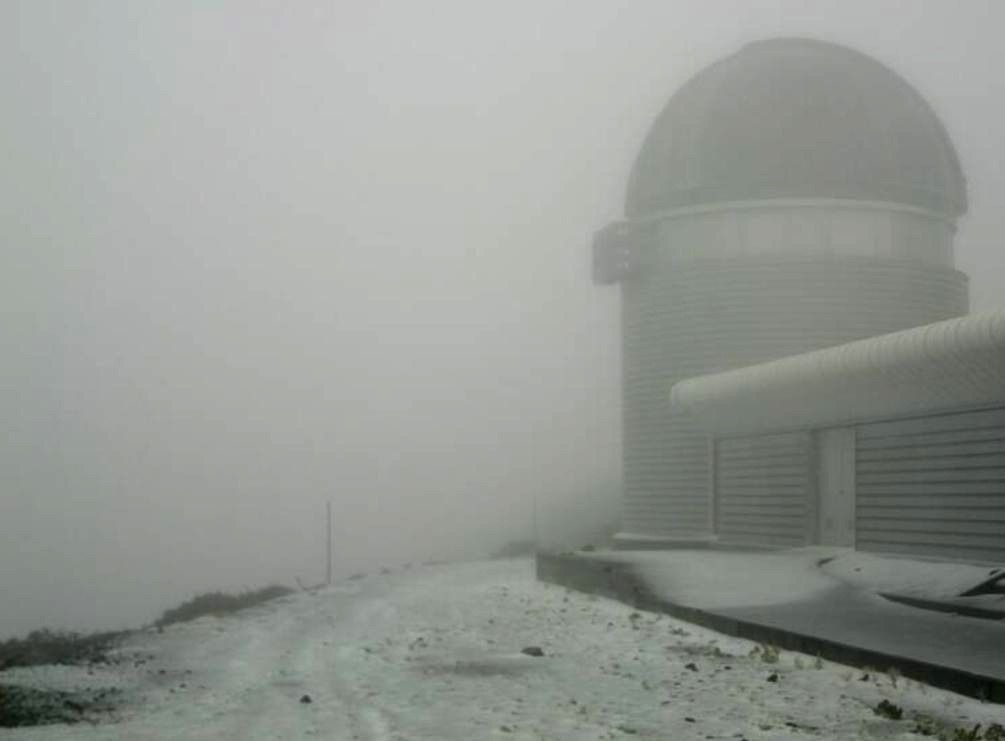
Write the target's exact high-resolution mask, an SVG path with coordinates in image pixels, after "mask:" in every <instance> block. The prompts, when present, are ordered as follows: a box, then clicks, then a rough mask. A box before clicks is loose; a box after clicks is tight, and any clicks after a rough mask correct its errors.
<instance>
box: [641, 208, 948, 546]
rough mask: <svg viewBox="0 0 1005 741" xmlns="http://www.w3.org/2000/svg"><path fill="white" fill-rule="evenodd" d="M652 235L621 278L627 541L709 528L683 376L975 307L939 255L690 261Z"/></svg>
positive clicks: (701, 461) (703, 464)
mask: <svg viewBox="0 0 1005 741" xmlns="http://www.w3.org/2000/svg"><path fill="white" fill-rule="evenodd" d="M723 218H724V219H726V221H727V222H728V221H729V219H730V218H731V217H729V216H728V215H726V216H724V217H723ZM933 223H934V222H933ZM662 231H663V232H664V233H666V232H667V230H665V229H664V230H662ZM673 231H674V230H673V229H672V228H670V229H669V232H670V233H673ZM656 233H657V234H659V233H660V231H659V230H658V231H657V232H656ZM782 241H783V242H784V241H786V240H782ZM656 242H657V243H656V244H652V245H648V246H646V247H643V248H641V249H640V254H639V258H638V259H639V266H638V269H637V270H635V271H633V275H632V276H630V277H628V278H627V279H625V280H624V281H623V282H622V333H623V334H622V343H623V345H622V358H623V366H624V367H623V415H624V419H623V425H624V440H623V444H624V497H625V499H624V515H623V525H622V537H625V536H650V537H653V538H660V537H678V536H695V535H704V534H708V533H709V532H710V530H711V522H710V511H709V481H708V470H709V460H708V450H707V442H706V438H705V436H704V435H703V434H701V433H699V432H696V431H693V430H691V429H689V428H688V426H687V425H685V424H682V423H681V422H679V421H675V420H674V419H672V418H671V416H670V413H669V409H668V407H669V404H668V396H667V395H668V393H669V389H670V387H671V385H672V384H673V383H675V382H676V381H678V380H681V379H684V378H688V377H693V376H698V375H703V374H705V373H712V372H716V371H721V370H727V369H731V368H738V367H741V366H745V365H750V364H753V363H759V362H763V361H766V360H771V359H775V358H779V357H783V356H786V355H793V354H796V353H801V352H805V351H808V350H813V349H817V348H822V347H828V346H831V345H837V344H841V343H844V342H849V341H852V340H856V339H861V338H864V337H870V336H873V335H877V334H883V333H886V332H893V331H896V330H899V329H905V328H908V327H914V326H918V325H922V324H927V323H930V322H935V321H939V320H942V319H947V318H950V317H954V316H959V315H961V314H964V313H966V312H967V309H968V298H967V295H968V294H967V279H966V276H965V275H963V274H962V273H960V272H959V271H956V270H954V269H952V267H950V266H949V265H945V264H943V265H936V264H933V262H935V260H932V261H930V262H929V261H922V260H918V259H908V258H907V257H904V258H899V259H883V258H879V257H864V256H860V255H845V254H831V255H830V256H825V255H821V254H819V253H818V254H811V255H806V256H800V255H798V254H794V253H793V252H792V251H788V250H781V251H780V252H779V253H778V254H761V255H758V256H756V257H755V256H748V257H743V256H731V257H729V258H728V259H721V258H720V259H687V258H684V259H682V258H681V255H682V250H681V248H680V245H674V244H672V243H668V242H666V241H663V240H660V239H658V238H657V240H656ZM776 246H777V245H776ZM711 251H712V252H713V253H714V252H715V250H714V249H713V250H711ZM701 252H702V251H701V250H696V251H695V252H694V253H693V254H701ZM950 260H951V257H950ZM939 262H942V261H941V260H940V261H939ZM946 262H948V261H946Z"/></svg>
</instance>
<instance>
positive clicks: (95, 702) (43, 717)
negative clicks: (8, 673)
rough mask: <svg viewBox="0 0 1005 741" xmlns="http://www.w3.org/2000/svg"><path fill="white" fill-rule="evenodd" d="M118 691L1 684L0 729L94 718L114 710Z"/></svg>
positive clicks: (114, 689) (112, 689)
mask: <svg viewBox="0 0 1005 741" xmlns="http://www.w3.org/2000/svg"><path fill="white" fill-rule="evenodd" d="M118 693H119V690H118V689H116V688H114V687H112V688H108V689H100V690H88V691H85V692H60V691H58V690H40V689H34V688H32V687H19V686H17V685H5V684H0V728H23V727H25V726H41V725H48V724H51V723H79V722H80V721H82V720H93V719H94V717H95V714H97V713H108V712H111V711H112V710H114V709H115V704H114V700H115V699H116V697H117V695H118Z"/></svg>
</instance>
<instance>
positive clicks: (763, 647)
mask: <svg viewBox="0 0 1005 741" xmlns="http://www.w3.org/2000/svg"><path fill="white" fill-rule="evenodd" d="M780 653H781V652H780V651H779V650H778V646H772V645H771V644H770V643H759V644H757V645H756V646H754V647H753V648H752V649H751V650H750V657H751V658H754V659H756V658H758V657H760V659H761V661H763V662H764V663H765V664H777V663H778V658H779V656H780Z"/></svg>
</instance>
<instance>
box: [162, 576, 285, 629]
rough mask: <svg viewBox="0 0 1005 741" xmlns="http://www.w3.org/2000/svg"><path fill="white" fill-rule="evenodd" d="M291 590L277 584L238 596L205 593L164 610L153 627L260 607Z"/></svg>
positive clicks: (223, 593) (222, 593) (241, 593)
mask: <svg viewBox="0 0 1005 741" xmlns="http://www.w3.org/2000/svg"><path fill="white" fill-rule="evenodd" d="M292 593H293V590H292V589H290V588H289V587H284V586H282V585H279V584H273V585H271V586H268V587H262V588H261V589H251V590H248V591H246V592H240V593H239V594H229V593H227V592H207V593H206V594H200V595H197V596H195V597H193V598H192V599H190V600H188V601H187V602H182V603H181V604H180V605H178V606H177V607H175V608H172V609H170V610H165V611H164V614H162V615H161V616H160V617H159V618H158V619H157V620H156V622H154V625H156V626H157V627H158V628H163V627H164V626H166V625H172V624H173V623H183V622H186V621H188V620H195V619H196V618H200V617H203V616H204V615H217V616H219V615H227V614H229V613H232V612H237V611H238V610H244V609H246V608H248V607H254V606H256V605H260V604H262V603H263V602H268V601H269V600H273V599H276V598H277V597H285V596H286V595H288V594H292Z"/></svg>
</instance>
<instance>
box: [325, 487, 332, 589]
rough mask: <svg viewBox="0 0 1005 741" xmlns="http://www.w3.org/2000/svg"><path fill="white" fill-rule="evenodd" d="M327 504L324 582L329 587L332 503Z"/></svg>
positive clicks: (330, 581) (330, 582)
mask: <svg viewBox="0 0 1005 741" xmlns="http://www.w3.org/2000/svg"><path fill="white" fill-rule="evenodd" d="M327 504H328V506H327V508H326V509H327V515H328V516H327V518H326V522H327V534H328V550H327V554H326V555H327V559H326V572H325V574H326V576H325V583H326V584H328V586H329V587H330V586H331V584H332V503H331V502H328V503H327Z"/></svg>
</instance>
